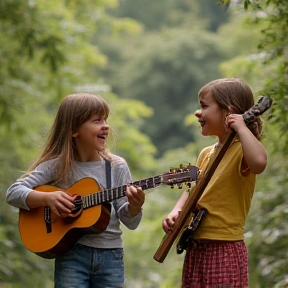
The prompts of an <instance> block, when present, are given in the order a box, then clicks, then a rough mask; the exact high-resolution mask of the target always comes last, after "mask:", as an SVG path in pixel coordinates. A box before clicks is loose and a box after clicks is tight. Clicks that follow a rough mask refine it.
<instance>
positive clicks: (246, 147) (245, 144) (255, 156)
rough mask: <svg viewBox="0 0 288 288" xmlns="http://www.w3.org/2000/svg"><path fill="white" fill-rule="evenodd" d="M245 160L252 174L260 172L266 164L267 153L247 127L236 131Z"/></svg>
mask: <svg viewBox="0 0 288 288" xmlns="http://www.w3.org/2000/svg"><path fill="white" fill-rule="evenodd" d="M238 135H239V138H240V141H241V144H242V150H243V155H244V158H245V161H246V162H247V164H248V165H249V167H250V170H251V172H252V173H254V174H261V173H262V172H263V171H264V169H265V167H266V165H267V153H266V150H265V148H264V147H263V145H262V144H261V143H260V141H259V140H258V139H257V138H256V137H255V136H254V135H253V134H252V132H251V131H250V130H249V129H247V128H242V129H240V130H239V131H238Z"/></svg>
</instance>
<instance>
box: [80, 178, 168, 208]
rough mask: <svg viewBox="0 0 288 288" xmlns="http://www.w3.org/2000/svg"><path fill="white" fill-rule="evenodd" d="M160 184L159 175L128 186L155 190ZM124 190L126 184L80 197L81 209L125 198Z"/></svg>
mask: <svg viewBox="0 0 288 288" xmlns="http://www.w3.org/2000/svg"><path fill="white" fill-rule="evenodd" d="M161 184H162V176H160V175H159V176H155V177H150V178H147V179H143V180H138V181H135V182H133V183H130V185H133V186H138V187H140V188H142V190H147V189H151V188H155V187H157V186H160V185H161ZM126 189H127V184H125V185H123V186H119V187H115V188H109V189H106V190H103V191H99V192H96V193H92V194H88V195H85V196H83V197H82V201H83V209H87V208H90V207H93V206H96V205H99V204H102V203H104V202H110V201H112V200H115V199H118V198H121V197H124V196H126Z"/></svg>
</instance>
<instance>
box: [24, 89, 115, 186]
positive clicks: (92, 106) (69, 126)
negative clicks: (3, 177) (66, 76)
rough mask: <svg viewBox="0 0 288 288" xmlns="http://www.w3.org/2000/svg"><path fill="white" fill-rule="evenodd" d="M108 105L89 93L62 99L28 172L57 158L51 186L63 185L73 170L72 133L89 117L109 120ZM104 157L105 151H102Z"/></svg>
mask: <svg viewBox="0 0 288 288" xmlns="http://www.w3.org/2000/svg"><path fill="white" fill-rule="evenodd" d="M109 112H110V110H109V106H108V104H107V103H106V102H105V101H104V100H103V99H102V98H101V97H99V96H96V95H94V94H90V93H75V94H71V95H68V96H67V97H65V98H64V100H63V101H62V103H61V104H60V106H59V108H58V112H57V115H56V118H55V120H54V123H53V125H52V128H51V130H50V133H49V136H48V139H47V142H46V145H45V146H44V149H43V151H42V154H41V156H40V157H39V159H38V160H36V162H35V163H34V164H33V165H32V166H31V167H30V168H29V171H31V170H33V169H35V167H36V166H38V165H39V164H41V163H43V162H45V161H48V160H51V159H56V158H58V160H59V161H57V166H56V167H55V170H56V171H57V174H56V179H55V183H56V182H58V181H63V182H65V181H66V180H67V177H68V172H69V171H70V170H72V172H73V170H74V165H75V155H76V153H77V151H76V149H75V145H74V138H73V137H72V134H73V132H74V131H75V130H76V129H77V128H78V127H79V126H80V125H81V124H83V123H84V122H86V121H87V120H89V119H90V118H91V117H92V116H93V115H99V116H101V117H104V118H105V119H107V118H108V116H109ZM103 152H104V154H105V151H103Z"/></svg>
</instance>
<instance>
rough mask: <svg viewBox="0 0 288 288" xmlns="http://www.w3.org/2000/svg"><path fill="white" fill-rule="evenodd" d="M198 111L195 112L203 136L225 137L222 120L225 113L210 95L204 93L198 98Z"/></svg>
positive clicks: (225, 132)
mask: <svg viewBox="0 0 288 288" xmlns="http://www.w3.org/2000/svg"><path fill="white" fill-rule="evenodd" d="M199 103H200V110H197V111H196V112H195V116H196V117H197V118H198V122H199V123H200V126H201V133H202V135H203V136H217V137H218V138H222V137H223V136H224V135H227V131H226V129H225V126H224V120H225V117H226V115H227V111H225V110H223V109H221V108H220V106H219V105H218V104H217V103H216V102H215V100H214V97H213V96H212V94H211V93H204V94H203V95H201V97H200V101H199Z"/></svg>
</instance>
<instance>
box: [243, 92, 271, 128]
mask: <svg viewBox="0 0 288 288" xmlns="http://www.w3.org/2000/svg"><path fill="white" fill-rule="evenodd" d="M271 105H272V99H271V98H269V97H267V96H261V98H260V99H259V100H258V102H257V104H255V105H254V106H252V107H251V108H250V109H249V110H248V111H246V112H245V113H244V114H243V115H242V116H243V119H244V121H245V123H246V125H248V124H250V123H251V122H253V121H254V120H255V117H257V116H260V115H262V114H263V113H264V112H265V111H267V110H268V109H269V108H270V107H271Z"/></svg>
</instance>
